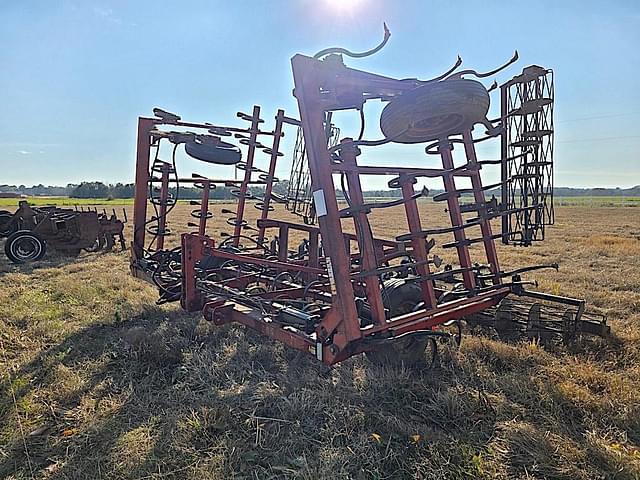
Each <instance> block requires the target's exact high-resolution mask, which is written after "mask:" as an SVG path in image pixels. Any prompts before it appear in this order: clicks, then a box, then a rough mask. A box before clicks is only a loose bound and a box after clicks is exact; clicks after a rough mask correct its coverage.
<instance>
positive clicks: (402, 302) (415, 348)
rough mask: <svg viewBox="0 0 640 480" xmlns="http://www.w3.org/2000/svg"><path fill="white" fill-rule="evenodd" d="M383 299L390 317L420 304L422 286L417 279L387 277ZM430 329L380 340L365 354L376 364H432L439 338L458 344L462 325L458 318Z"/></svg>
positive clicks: (427, 365)
mask: <svg viewBox="0 0 640 480" xmlns="http://www.w3.org/2000/svg"><path fill="white" fill-rule="evenodd" d="M382 298H383V303H384V306H385V308H386V309H387V310H388V311H389V314H390V315H391V316H392V317H396V316H399V315H403V314H405V313H410V312H414V311H416V310H418V309H420V308H422V306H423V302H422V290H421V288H420V285H418V284H417V283H416V282H407V281H406V280H402V279H392V280H387V281H386V282H385V285H384V290H383V296H382ZM437 333H439V334H440V335H434V332H433V331H425V332H416V333H411V334H409V335H406V336H404V337H403V338H398V339H394V340H391V341H389V342H388V343H382V344H380V345H378V346H376V347H375V348H374V349H372V350H369V351H367V352H366V353H365V354H366V356H367V358H368V359H369V360H370V361H371V362H372V363H374V364H376V365H381V366H382V365H403V366H406V367H419V366H426V367H427V368H432V367H433V366H434V365H435V364H436V362H437V360H438V343H439V342H438V341H437V339H439V340H441V341H442V342H445V343H448V344H450V345H453V346H454V347H455V348H458V347H460V343H461V340H462V328H461V324H460V322H459V321H458V320H452V321H449V322H447V323H445V324H443V325H441V326H439V327H438V330H437Z"/></svg>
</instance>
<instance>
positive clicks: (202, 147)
mask: <svg viewBox="0 0 640 480" xmlns="http://www.w3.org/2000/svg"><path fill="white" fill-rule="evenodd" d="M184 151H185V152H187V155H189V156H190V157H193V158H195V159H196V160H200V161H202V162H207V163H215V164H218V165H235V164H236V163H238V162H239V161H240V160H241V159H242V152H241V151H240V149H239V148H238V147H236V146H235V145H233V144H231V143H226V142H219V143H218V144H217V145H210V144H206V143H197V142H187V143H185V144H184Z"/></svg>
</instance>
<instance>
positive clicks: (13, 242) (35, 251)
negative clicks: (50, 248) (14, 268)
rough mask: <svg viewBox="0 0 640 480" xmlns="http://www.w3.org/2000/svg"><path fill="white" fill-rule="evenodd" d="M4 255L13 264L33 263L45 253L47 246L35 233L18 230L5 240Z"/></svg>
mask: <svg viewBox="0 0 640 480" xmlns="http://www.w3.org/2000/svg"><path fill="white" fill-rule="evenodd" d="M4 253H5V254H6V255H7V258H8V259H9V260H11V261H12V262H13V263H18V264H20V263H28V262H35V261H37V260H40V259H41V258H42V257H44V255H45V253H47V244H46V243H45V241H44V240H43V239H42V238H40V236H39V235H38V234H37V233H34V232H31V231H29V230H18V231H17V232H13V233H12V234H11V235H9V237H8V238H7V241H6V242H5V244H4Z"/></svg>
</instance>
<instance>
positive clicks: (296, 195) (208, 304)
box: [131, 26, 609, 365]
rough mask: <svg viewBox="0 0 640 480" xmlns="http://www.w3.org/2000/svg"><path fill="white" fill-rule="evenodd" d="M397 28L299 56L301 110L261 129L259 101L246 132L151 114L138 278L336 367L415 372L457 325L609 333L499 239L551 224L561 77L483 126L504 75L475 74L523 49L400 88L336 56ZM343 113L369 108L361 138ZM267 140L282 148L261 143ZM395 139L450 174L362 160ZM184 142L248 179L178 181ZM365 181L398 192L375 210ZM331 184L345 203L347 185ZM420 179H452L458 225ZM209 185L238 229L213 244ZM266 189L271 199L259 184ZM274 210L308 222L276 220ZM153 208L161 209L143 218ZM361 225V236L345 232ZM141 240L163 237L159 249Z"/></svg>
mask: <svg viewBox="0 0 640 480" xmlns="http://www.w3.org/2000/svg"><path fill="white" fill-rule="evenodd" d="M388 38H389V32H388V30H387V29H386V26H385V38H384V40H383V42H382V43H381V44H380V45H378V46H377V47H376V48H374V49H373V50H371V51H369V52H364V53H359V54H353V53H351V52H349V51H347V50H345V49H342V48H340V49H327V50H323V51H321V52H319V53H318V54H316V55H315V56H313V57H309V56H304V55H296V56H294V57H293V58H292V68H293V78H294V84H295V90H294V96H295V97H296V99H297V102H298V107H299V113H300V120H296V119H293V118H289V117H286V116H285V115H284V112H283V111H282V110H279V111H278V114H277V115H276V117H275V126H274V128H273V129H272V130H263V129H262V128H261V124H263V123H264V120H262V119H261V118H260V108H259V107H254V109H253V114H252V115H247V114H243V113H238V116H239V117H240V118H241V119H242V120H245V121H248V122H250V126H249V127H246V128H238V127H221V126H214V125H212V124H208V123H192V122H185V121H182V120H181V118H180V117H179V116H177V115H175V114H172V113H169V112H165V111H163V110H159V109H156V110H155V111H154V113H155V114H156V117H155V118H140V119H139V122H138V147H137V161H136V195H135V207H134V240H133V245H132V250H131V269H132V273H133V274H134V275H135V276H138V277H142V278H146V279H147V280H150V281H152V282H153V283H154V284H155V285H157V286H158V288H159V291H160V300H159V301H160V302H165V301H180V303H181V306H182V307H183V308H184V309H186V310H188V311H197V310H202V312H203V315H204V317H205V318H206V319H207V320H210V321H213V322H214V323H215V324H217V325H222V324H226V323H230V322H238V323H241V324H244V325H247V326H249V327H251V328H252V329H255V330H257V331H259V332H261V333H262V334H264V335H266V336H268V337H271V338H275V339H277V340H279V341H282V342H284V343H286V344H287V345H289V346H291V347H293V348H296V349H298V350H302V351H306V352H308V353H311V354H312V355H314V356H315V357H316V358H317V359H318V360H320V361H321V362H324V363H325V364H329V365H331V364H335V363H337V362H340V361H342V360H345V359H347V358H349V357H351V356H353V355H356V354H359V353H363V352H364V353H365V354H366V355H367V356H368V357H370V358H371V359H372V360H374V361H376V362H383V363H405V364H412V363H415V362H417V361H419V360H421V359H423V358H424V357H425V350H428V351H429V355H428V357H429V358H430V359H432V360H433V359H435V356H436V351H437V345H438V343H439V342H440V341H448V342H452V343H454V344H459V343H460V340H461V337H462V324H463V321H464V322H466V323H467V324H468V325H470V326H483V327H491V328H494V329H495V330H496V331H497V332H498V334H499V335H500V336H501V337H502V338H509V337H513V336H515V335H522V334H524V335H526V336H528V337H529V338H533V339H538V340H540V341H541V342H544V343H550V342H564V343H565V344H571V343H573V342H575V341H576V340H577V339H578V338H579V337H580V336H581V335H582V334H591V335H599V336H607V335H608V332H609V327H608V326H607V325H606V322H605V320H604V319H603V318H595V317H590V316H587V315H586V314H585V302H584V301H583V300H579V299H573V298H566V297H561V296H558V295H550V294H546V293H542V292H537V291H532V290H529V287H530V286H531V285H535V282H531V281H526V280H523V279H522V275H523V274H525V273H527V272H529V271H534V270H539V269H549V268H552V269H556V270H557V268H558V266H557V265H555V264H549V265H533V266H527V267H523V268H519V269H515V270H503V269H502V268H501V267H500V262H499V259H498V253H497V249H496V244H495V241H496V240H498V239H502V240H503V242H505V243H515V244H518V245H523V246H528V245H531V243H532V241H534V240H540V239H542V237H543V234H544V226H545V225H548V224H551V223H553V214H552V212H553V209H552V208H553V207H552V201H553V198H552V196H551V195H549V194H548V191H549V190H548V187H549V185H550V182H551V180H552V166H553V159H552V134H553V130H552V118H551V114H552V110H551V108H550V105H552V103H553V97H552V95H553V92H552V86H553V83H552V81H548V79H549V78H550V77H549V75H551V73H550V70H546V69H542V68H540V67H527V68H525V69H524V70H523V73H522V74H521V75H520V76H518V77H515V78H514V79H513V80H511V81H510V82H508V83H507V84H505V85H504V86H503V87H502V99H503V105H502V107H503V108H502V115H501V116H500V117H499V118H497V119H495V120H489V119H488V118H487V114H488V112H489V106H490V91H492V90H493V89H495V88H497V84H495V83H494V86H493V87H491V88H489V89H487V88H486V87H485V86H484V85H483V84H482V83H481V82H480V81H478V80H474V79H469V78H467V77H470V76H473V77H475V78H477V79H482V78H486V77H490V76H493V75H495V74H497V73H498V72H500V71H502V70H503V69H505V68H507V67H508V66H509V65H511V64H512V63H513V62H515V61H516V60H517V53H516V55H514V57H513V58H512V59H511V60H510V61H509V62H507V63H506V64H505V65H503V66H501V67H500V68H497V69H495V70H493V71H490V72H486V73H478V72H476V71H475V70H459V67H460V65H461V63H462V60H461V59H458V61H457V62H456V63H455V65H454V66H453V67H452V68H450V69H449V70H448V71H447V72H445V73H443V74H442V75H440V76H438V77H436V78H433V79H431V80H418V79H415V78H410V79H403V80H398V79H394V78H390V77H386V76H382V75H377V74H373V73H370V72H365V71H360V70H356V69H353V68H349V67H347V66H346V65H345V64H344V62H343V56H352V57H364V56H368V55H371V54H373V53H376V52H377V51H379V50H380V49H381V48H382V47H383V46H384V45H385V44H386V43H387V40H388ZM545 82H546V83H545ZM512 86H514V88H517V89H520V90H518V91H519V92H520V93H519V95H520V96H517V95H516V97H517V100H510V99H513V98H516V97H514V96H513V95H515V94H512V93H511V90H510V88H511V87H512ZM523 92H526V93H523ZM510 95H511V96H510ZM505 99H506V100H505ZM373 100H380V101H382V102H386V106H385V108H384V109H383V110H382V114H381V117H380V120H379V121H380V129H381V131H382V133H383V138H382V139H379V140H365V139H363V133H364V131H365V118H366V115H365V112H364V108H365V104H366V103H367V102H369V101H373ZM505 101H507V102H510V103H508V104H506V105H505V104H504V102H505ZM336 111H355V112H357V113H358V114H359V117H360V120H361V128H360V133H359V136H358V138H355V139H353V138H349V137H346V138H342V139H341V140H340V141H336V136H337V135H338V134H339V131H338V130H337V128H336V127H335V125H333V124H332V114H333V113H334V112H336ZM515 116H517V117H518V120H517V121H514V122H512V121H511V118H512V117H515ZM285 125H291V126H295V127H298V139H297V141H296V146H295V152H294V158H293V161H292V167H291V172H292V173H291V178H290V181H289V187H288V195H287V197H284V198H282V197H275V196H274V195H273V185H274V183H275V182H276V181H277V179H276V178H275V177H274V172H275V168H276V163H277V162H281V160H279V159H280V157H282V156H284V154H283V153H282V152H280V151H279V145H280V139H281V137H282V136H283V134H284V128H283V127H284V126H285ZM476 125H483V126H484V127H485V130H486V132H485V134H484V135H483V136H474V134H473V130H474V127H475V126H476ZM167 126H170V127H172V128H173V129H176V130H167V128H166V127H167ZM185 129H192V130H197V133H195V132H193V131H187V130H185ZM232 135H233V136H235V137H236V138H238V139H239V143H240V144H241V145H243V146H244V148H246V158H245V160H244V161H241V158H242V156H243V154H242V151H241V149H240V148H239V147H238V146H235V145H233V144H231V143H228V142H223V141H222V137H231V136H232ZM265 138H268V139H270V140H271V142H272V143H271V144H270V145H264V144H263V143H261V141H262V140H263V139H265ZM493 139H501V141H502V147H503V148H502V158H500V159H488V160H485V159H478V157H477V154H476V145H477V144H478V143H480V142H485V141H491V140H493ZM163 142H164V143H167V142H168V143H169V144H170V145H172V149H171V151H172V152H173V153H172V158H171V160H170V161H163V160H160V159H159V151H160V147H161V144H162V143H163ZM390 143H394V144H414V145H415V144H421V145H425V147H424V152H425V153H426V155H427V157H426V158H433V157H436V158H438V159H439V161H440V163H441V166H436V167H425V166H423V165H424V163H425V162H426V158H424V157H419V158H418V163H419V166H398V165H397V162H396V163H395V165H393V166H380V165H364V164H363V163H362V162H361V161H360V157H361V156H362V157H363V156H364V155H363V151H366V150H367V149H369V148H381V147H383V146H384V145H385V144H390ZM180 145H184V151H185V153H186V154H187V155H189V156H191V157H192V158H196V159H199V160H201V161H203V162H207V163H213V164H218V165H234V166H235V167H237V168H239V169H240V170H241V171H243V172H244V176H243V178H242V179H241V180H237V179H220V178H218V179H210V178H206V177H202V176H200V175H195V174H194V176H193V177H191V178H180V177H179V176H178V175H177V172H176V151H177V149H178V147H179V146H180ZM454 147H455V148H460V149H461V151H462V153H463V155H462V157H463V158H462V159H457V160H455V159H454V154H453V150H454ZM257 150H262V151H264V152H265V153H266V154H267V155H268V157H269V164H268V167H267V169H266V170H262V169H260V168H259V167H258V166H257V163H256V162H255V158H254V157H255V153H256V151H257ZM461 160H462V161H461ZM492 167H495V168H500V169H501V173H502V179H501V182H500V183H498V184H494V185H483V183H482V179H481V171H482V169H484V168H492ZM255 176H257V177H258V178H257V179H256V178H255ZM371 176H386V177H391V180H389V182H388V185H389V188H391V189H398V190H399V192H400V193H401V196H400V197H399V198H398V199H396V200H391V201H385V202H376V203H372V202H367V201H366V199H365V196H364V195H363V190H362V180H363V179H364V178H365V177H371ZM336 179H338V181H339V185H340V189H341V191H342V194H343V195H344V200H345V202H344V203H342V202H340V203H339V199H338V197H337V195H336V184H335V180H336ZM424 179H441V180H442V182H443V186H444V191H443V192H442V193H438V194H437V195H435V196H433V201H434V202H436V203H441V204H443V205H444V206H445V211H446V212H447V213H448V217H449V225H447V226H444V227H442V226H438V227H425V226H424V225H423V222H424V219H423V217H424V215H423V214H421V212H420V209H419V205H420V203H421V202H422V201H423V197H426V196H427V194H428V190H427V189H426V188H423V189H422V190H418V191H416V189H415V185H416V184H417V183H418V182H419V181H421V180H424ZM181 182H185V183H187V182H188V183H193V184H195V185H198V186H200V188H202V190H203V194H202V201H201V202H195V205H194V206H196V207H197V208H195V209H194V210H193V212H192V215H193V216H194V217H195V218H196V219H197V220H198V222H197V223H193V224H190V226H192V227H194V228H197V231H194V232H192V233H182V234H181V237H180V240H181V242H180V246H179V247H175V248H173V249H165V248H164V241H163V239H164V237H165V236H166V235H168V234H170V233H171V230H170V229H169V228H168V227H167V216H168V213H169V212H170V210H171V209H172V208H173V205H175V202H176V198H174V197H173V196H172V195H171V188H170V186H172V185H173V186H176V187H177V186H178V185H179V183H181ZM463 183H464V184H466V185H468V186H464V187H462V186H460V184H463ZM216 185H218V186H220V185H222V186H226V187H231V188H232V189H233V190H232V193H233V194H234V196H236V197H237V205H236V208H235V210H229V209H224V208H223V209H222V210H221V214H223V215H225V214H226V215H230V216H229V218H228V219H227V223H228V225H229V227H231V229H232V231H229V232H223V233H222V234H221V238H219V239H217V238H212V237H211V236H209V235H208V234H207V221H208V220H209V219H211V218H212V217H213V215H214V213H213V212H212V211H211V210H210V208H209V192H210V191H211V190H212V189H213V188H215V186H216ZM256 185H257V186H261V187H262V188H263V192H264V193H262V194H260V195H258V196H256V194H255V193H251V192H252V190H251V189H250V187H253V186H256ZM495 188H500V189H501V196H502V201H501V202H500V203H498V200H497V199H496V198H495V197H493V198H491V199H487V198H486V196H485V193H486V192H487V191H489V190H493V189H495ZM254 191H255V190H254ZM461 200H463V201H464V202H461ZM247 201H255V202H256V203H255V207H256V208H258V209H259V210H261V214H260V218H259V219H258V220H257V221H256V223H255V225H254V224H251V223H250V222H249V221H248V220H247V219H246V218H245V217H246V216H245V205H246V202H247ZM274 201H275V202H274ZM274 203H275V205H274ZM279 203H283V204H285V205H286V206H287V209H288V210H289V212H290V213H295V214H298V215H300V216H302V217H303V218H304V222H303V223H298V222H295V221H289V220H286V219H283V215H284V213H285V209H284V208H282V206H280V205H278V204H279ZM149 204H151V205H152V206H153V207H154V208H155V209H156V210H155V211H156V213H155V215H153V216H152V217H151V218H150V219H149V220H147V207H148V206H149ZM385 208H396V209H398V208H402V209H403V210H404V214H405V217H406V224H407V228H408V231H407V232H406V233H404V234H401V235H398V236H396V237H395V238H382V237H380V236H376V235H375V234H374V226H372V225H371V223H370V221H369V215H370V214H371V213H372V212H373V211H374V210H378V209H385ZM278 217H279V218H278ZM314 219H315V222H317V226H316V225H312V223H314ZM492 220H501V221H502V231H501V232H500V233H494V232H493V227H492V223H491V222H492ZM350 223H352V225H353V227H354V230H355V233H350V232H349V231H345V227H347V225H348V224H350ZM272 232H273V233H272ZM267 233H271V235H270V236H268V235H267ZM146 234H150V235H152V240H151V241H150V242H149V243H148V245H147V243H146V241H145V235H146ZM443 237H449V241H441V240H440V239H442V238H443ZM451 237H453V238H452V239H451ZM476 244H477V245H478V246H480V247H481V249H482V250H481V251H482V259H481V260H482V263H480V261H479V260H480V259H476V260H472V253H473V251H472V250H471V249H470V246H472V245H476ZM438 248H442V249H451V250H455V252H456V256H457V262H456V264H451V265H449V264H447V265H443V262H442V260H441V259H440V257H439V256H438V255H437V254H436V251H437V249H438ZM476 256H477V255H476Z"/></svg>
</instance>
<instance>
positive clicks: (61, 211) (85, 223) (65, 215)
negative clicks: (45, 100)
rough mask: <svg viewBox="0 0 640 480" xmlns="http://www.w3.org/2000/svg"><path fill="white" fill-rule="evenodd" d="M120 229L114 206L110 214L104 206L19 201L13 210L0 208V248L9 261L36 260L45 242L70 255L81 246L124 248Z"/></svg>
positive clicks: (78, 250) (79, 249)
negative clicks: (73, 206)
mask: <svg viewBox="0 0 640 480" xmlns="http://www.w3.org/2000/svg"><path fill="white" fill-rule="evenodd" d="M125 222H126V214H125ZM123 230H124V222H123V221H122V220H120V219H118V216H117V215H116V212H115V210H114V211H113V213H112V214H111V215H110V214H108V213H107V212H106V210H103V211H102V212H98V211H97V210H84V209H83V210H75V209H71V208H59V207H32V206H30V205H29V204H28V203H27V202H26V201H21V202H20V204H19V206H18V209H17V210H16V211H15V212H13V213H11V212H7V211H3V212H0V236H3V237H7V240H6V241H5V244H4V251H5V253H6V255H7V257H8V258H9V260H11V261H12V262H13V263H27V262H32V261H36V260H40V259H41V258H42V257H44V255H45V253H46V251H47V246H51V247H53V248H55V249H56V250H58V251H59V252H61V253H64V254H66V255H73V256H75V255H78V254H79V253H80V251H81V250H86V251H89V252H96V251H98V250H103V249H104V250H111V249H112V248H113V246H114V245H115V244H116V243H119V244H120V246H121V248H122V249H123V250H124V249H125V248H126V244H125V241H124V235H123Z"/></svg>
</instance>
